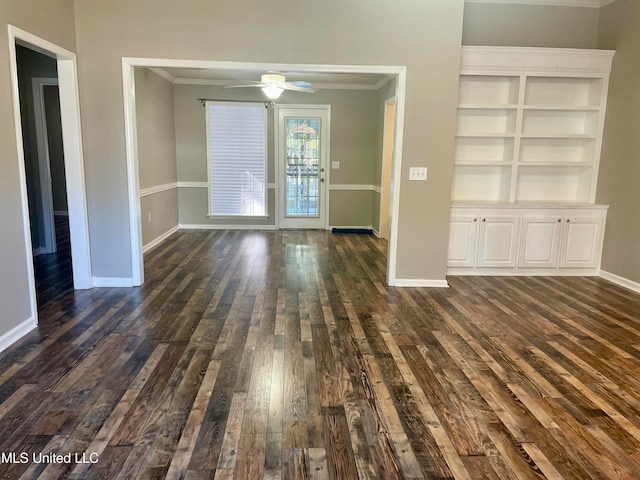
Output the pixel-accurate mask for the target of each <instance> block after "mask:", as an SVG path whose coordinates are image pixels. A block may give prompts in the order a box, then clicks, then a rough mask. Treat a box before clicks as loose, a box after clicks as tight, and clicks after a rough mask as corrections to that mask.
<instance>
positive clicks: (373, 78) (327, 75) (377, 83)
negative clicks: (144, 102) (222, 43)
mask: <svg viewBox="0 0 640 480" xmlns="http://www.w3.org/2000/svg"><path fill="white" fill-rule="evenodd" d="M152 70H153V71H154V72H156V73H157V74H159V75H161V76H162V77H164V78H166V79H167V80H169V81H171V82H173V83H177V84H196V85H235V84H238V83H243V82H247V81H259V80H260V75H262V74H263V73H278V74H281V75H284V76H285V77H286V80H287V81H288V82H296V81H305V82H310V83H311V84H313V86H314V87H316V88H319V89H358V90H377V89H378V88H380V87H381V86H382V85H384V84H386V83H387V81H389V80H390V79H391V77H390V76H389V75H385V74H378V73H347V72H290V71H278V72H274V71H271V72H266V71H264V70H242V69H228V68H226V69H225V68H208V69H204V68H176V67H163V68H152Z"/></svg>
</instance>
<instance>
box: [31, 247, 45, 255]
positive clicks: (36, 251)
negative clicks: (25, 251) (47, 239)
mask: <svg viewBox="0 0 640 480" xmlns="http://www.w3.org/2000/svg"><path fill="white" fill-rule="evenodd" d="M44 251H45V248H44V247H38V248H34V249H33V256H34V257H37V256H38V255H42V254H43V253H44Z"/></svg>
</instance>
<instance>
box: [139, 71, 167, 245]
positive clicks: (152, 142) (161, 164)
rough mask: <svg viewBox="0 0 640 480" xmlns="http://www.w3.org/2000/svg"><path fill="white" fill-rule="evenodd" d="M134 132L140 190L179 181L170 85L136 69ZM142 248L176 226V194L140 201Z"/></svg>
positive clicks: (155, 75) (162, 193) (150, 73)
mask: <svg viewBox="0 0 640 480" xmlns="http://www.w3.org/2000/svg"><path fill="white" fill-rule="evenodd" d="M135 85H136V130H137V134H138V174H139V178H138V181H139V184H140V189H144V188H150V187H157V186H159V185H166V184H169V183H175V182H177V181H178V174H177V166H176V134H175V118H174V117H175V115H174V109H173V84H172V83H171V82H169V81H167V80H165V79H164V78H162V77H160V76H159V75H157V74H156V73H154V72H152V71H151V70H149V69H148V68H136V69H135ZM140 217H141V222H142V245H147V244H148V243H150V242H152V241H153V240H155V239H156V238H158V237H160V236H161V235H162V234H164V233H166V232H168V231H169V230H171V229H172V228H174V227H176V226H177V225H178V192H177V189H176V188H174V189H172V190H169V191H163V192H158V193H153V194H151V195H148V196H145V197H143V198H141V199H140Z"/></svg>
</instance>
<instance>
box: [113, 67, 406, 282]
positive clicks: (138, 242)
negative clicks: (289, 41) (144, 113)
mask: <svg viewBox="0 0 640 480" xmlns="http://www.w3.org/2000/svg"><path fill="white" fill-rule="evenodd" d="M135 67H146V68H163V67H165V68H170V67H177V68H215V69H223V70H261V71H265V72H266V71H269V70H273V71H279V72H299V73H305V72H311V73H324V72H329V73H365V74H366V73H373V74H382V75H388V76H392V77H395V78H396V98H397V102H396V136H395V139H394V152H395V155H394V162H393V174H392V178H393V182H394V183H395V184H396V185H397V187H399V185H400V179H401V176H402V142H403V135H402V134H403V131H404V112H405V98H406V89H407V67H406V66H404V65H400V66H391V65H330V64H304V63H254V62H227V61H217V60H178V59H170V58H149V57H122V84H123V102H124V119H125V122H124V123H125V144H126V156H127V178H128V192H129V222H130V223H129V225H130V232H131V269H132V277H133V284H134V285H141V284H142V282H143V281H144V266H143V256H142V223H141V214H140V196H139V192H140V185H139V183H138V140H137V136H136V102H135V100H136V88H135V79H134V68H135ZM399 212H400V188H392V196H391V221H390V226H389V230H390V232H389V250H388V256H387V284H389V285H390V286H395V285H397V278H396V270H397V257H398V215H399Z"/></svg>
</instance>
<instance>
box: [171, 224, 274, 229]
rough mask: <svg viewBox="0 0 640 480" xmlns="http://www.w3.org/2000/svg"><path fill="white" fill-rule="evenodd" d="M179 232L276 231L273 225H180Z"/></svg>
mask: <svg viewBox="0 0 640 480" xmlns="http://www.w3.org/2000/svg"><path fill="white" fill-rule="evenodd" d="M178 228H179V229H180V230H276V229H277V227H276V226H275V225H212V224H205V225H194V224H185V223H181V224H180V225H178Z"/></svg>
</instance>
